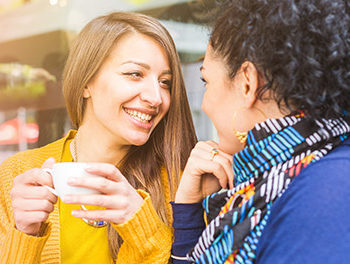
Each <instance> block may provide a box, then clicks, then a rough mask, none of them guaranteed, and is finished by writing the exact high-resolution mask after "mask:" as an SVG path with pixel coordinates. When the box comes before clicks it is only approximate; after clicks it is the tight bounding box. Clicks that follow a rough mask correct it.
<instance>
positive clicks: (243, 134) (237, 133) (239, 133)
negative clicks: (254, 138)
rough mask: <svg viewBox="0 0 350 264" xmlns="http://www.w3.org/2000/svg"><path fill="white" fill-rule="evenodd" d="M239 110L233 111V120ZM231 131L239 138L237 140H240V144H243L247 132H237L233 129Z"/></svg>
mask: <svg viewBox="0 0 350 264" xmlns="http://www.w3.org/2000/svg"><path fill="white" fill-rule="evenodd" d="M239 111H240V110H239ZM239 111H235V112H234V113H233V120H235V118H236V115H237V112H239ZM233 133H234V134H235V136H236V138H237V139H238V140H239V142H241V143H242V144H245V142H246V141H247V137H248V132H239V131H237V130H235V129H234V130H233Z"/></svg>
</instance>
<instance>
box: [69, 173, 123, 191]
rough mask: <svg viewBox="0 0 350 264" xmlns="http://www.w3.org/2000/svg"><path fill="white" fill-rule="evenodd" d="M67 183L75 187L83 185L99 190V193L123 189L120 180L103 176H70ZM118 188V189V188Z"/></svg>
mask: <svg viewBox="0 0 350 264" xmlns="http://www.w3.org/2000/svg"><path fill="white" fill-rule="evenodd" d="M68 184H69V185H71V186H75V187H84V188H89V189H93V190H96V191H99V192H100V193H105V194H113V193H118V192H121V191H123V190H122V187H119V186H121V184H120V182H115V181H111V180H109V179H107V178H104V177H87V178H79V177H71V178H69V179H68ZM119 189H120V190H119Z"/></svg>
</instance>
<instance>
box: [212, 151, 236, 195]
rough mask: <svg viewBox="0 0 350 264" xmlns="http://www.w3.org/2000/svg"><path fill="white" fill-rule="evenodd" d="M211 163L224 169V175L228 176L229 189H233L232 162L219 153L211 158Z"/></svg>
mask: <svg viewBox="0 0 350 264" xmlns="http://www.w3.org/2000/svg"><path fill="white" fill-rule="evenodd" d="M212 162H217V163H220V164H221V166H222V167H223V168H224V170H225V172H226V175H227V176H228V185H229V188H230V189H232V188H233V178H234V174H233V169H232V161H231V160H230V159H228V158H226V157H224V156H223V155H221V153H220V152H219V154H218V155H216V156H215V157H214V158H213V160H212Z"/></svg>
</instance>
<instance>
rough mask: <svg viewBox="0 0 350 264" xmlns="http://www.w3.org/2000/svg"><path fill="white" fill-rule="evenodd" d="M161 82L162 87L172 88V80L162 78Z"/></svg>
mask: <svg viewBox="0 0 350 264" xmlns="http://www.w3.org/2000/svg"><path fill="white" fill-rule="evenodd" d="M160 84H161V87H162V88H165V89H170V87H171V80H160Z"/></svg>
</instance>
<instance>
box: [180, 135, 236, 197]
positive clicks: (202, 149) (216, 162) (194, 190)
mask: <svg viewBox="0 0 350 264" xmlns="http://www.w3.org/2000/svg"><path fill="white" fill-rule="evenodd" d="M213 149H218V153H217V154H215V155H213V154H212V150H213ZM233 177H234V175H233V170H232V155H229V154H226V153H224V152H222V151H221V150H219V146H218V144H217V143H215V142H213V141H206V142H204V141H201V142H198V143H197V144H196V146H195V147H194V148H193V149H192V151H191V155H190V157H189V159H188V161H187V164H186V167H185V170H184V172H183V174H182V178H181V181H180V185H179V188H178V190H177V192H176V197H175V202H176V203H197V202H200V201H202V199H203V198H204V197H206V196H207V195H209V194H212V193H214V192H217V191H218V190H220V188H227V187H229V188H233Z"/></svg>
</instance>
